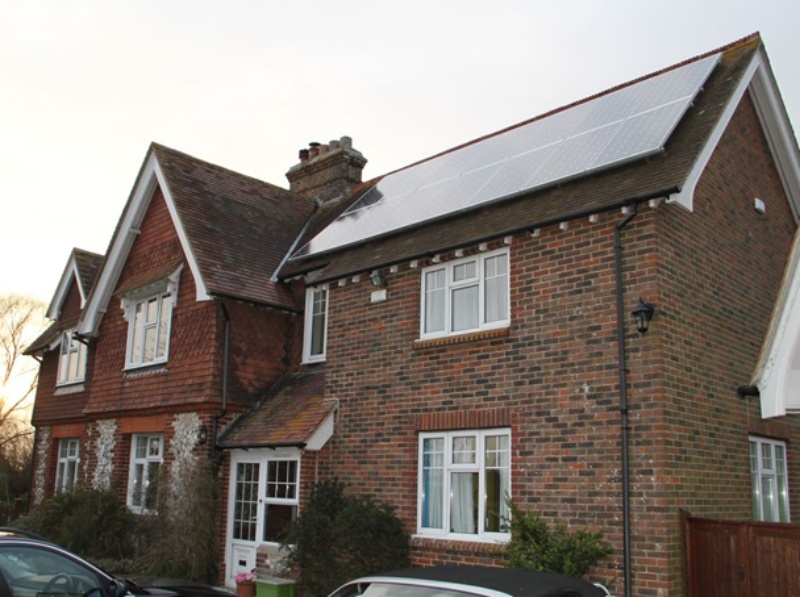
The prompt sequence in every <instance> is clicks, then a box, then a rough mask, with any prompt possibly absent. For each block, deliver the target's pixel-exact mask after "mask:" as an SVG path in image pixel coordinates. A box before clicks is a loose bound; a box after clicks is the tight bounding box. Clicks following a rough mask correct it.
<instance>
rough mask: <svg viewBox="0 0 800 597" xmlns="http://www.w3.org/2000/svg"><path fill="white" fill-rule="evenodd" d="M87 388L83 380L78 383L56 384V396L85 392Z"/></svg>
mask: <svg viewBox="0 0 800 597" xmlns="http://www.w3.org/2000/svg"><path fill="white" fill-rule="evenodd" d="M85 389H86V388H85V387H84V385H83V382H77V383H69V384H62V385H59V386H56V391H55V393H54V394H55V395H56V396H66V395H68V394H79V393H80V392H83V391H84V390H85Z"/></svg>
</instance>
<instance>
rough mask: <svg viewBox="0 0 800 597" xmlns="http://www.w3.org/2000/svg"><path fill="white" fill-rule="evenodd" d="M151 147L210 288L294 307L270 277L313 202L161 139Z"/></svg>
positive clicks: (260, 301)
mask: <svg viewBox="0 0 800 597" xmlns="http://www.w3.org/2000/svg"><path fill="white" fill-rule="evenodd" d="M152 151H153V152H154V153H155V156H156V158H157V159H158V164H159V166H160V168H161V171H162V172H163V174H164V177H165V179H166V181H167V185H168V187H169V192H170V194H171V196H172V199H173V201H174V203H175V207H176V209H177V212H178V217H179V219H180V221H181V224H182V225H183V228H184V230H185V232H186V235H187V237H188V240H189V243H190V244H191V247H192V251H193V253H194V256H195V258H196V260H197V265H198V267H199V269H200V272H201V275H202V277H203V281H204V282H205V284H206V289H207V291H208V293H209V294H216V295H221V296H227V297H233V298H239V299H243V300H247V301H253V302H259V303H265V304H271V305H275V306H279V307H285V308H291V309H295V310H297V309H298V305H296V304H295V299H294V297H293V296H292V294H291V293H290V292H289V290H288V289H287V288H286V287H284V286H282V285H279V284H276V283H275V282H274V281H272V280H271V277H272V275H273V273H274V272H275V270H276V269H277V268H278V266H279V265H280V263H281V261H282V260H283V259H284V257H285V255H286V253H287V252H288V251H289V249H290V247H291V246H292V242H293V241H294V239H295V238H296V237H297V236H298V234H299V233H300V231H301V230H302V228H303V225H304V224H305V223H306V221H307V220H308V218H309V216H310V215H311V213H312V211H313V203H312V202H311V201H310V200H308V199H306V198H304V197H300V196H299V195H296V194H294V193H291V192H289V191H287V190H285V189H282V188H280V187H277V186H274V185H271V184H269V183H266V182H262V181H260V180H257V179H255V178H251V177H248V176H245V175H243V174H239V173H237V172H233V171H231V170H227V169H225V168H222V167H220V166H216V165H214V164H210V163H208V162H204V161H202V160H199V159H197V158H194V157H192V156H189V155H186V154H184V153H181V152H179V151H175V150H174V149H169V148H167V147H164V146H163V145H158V144H153V146H152Z"/></svg>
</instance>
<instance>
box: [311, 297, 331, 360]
mask: <svg viewBox="0 0 800 597" xmlns="http://www.w3.org/2000/svg"><path fill="white" fill-rule="evenodd" d="M327 305H328V291H327V289H325V288H320V289H318V290H315V291H314V300H313V303H312V316H311V354H312V355H322V354H325V326H326V325H327V322H326V321H325V319H326V316H327Z"/></svg>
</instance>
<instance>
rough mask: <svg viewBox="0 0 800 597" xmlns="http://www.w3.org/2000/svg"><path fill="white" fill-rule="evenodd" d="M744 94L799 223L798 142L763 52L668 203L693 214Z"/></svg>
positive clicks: (750, 67)
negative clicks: (696, 195) (700, 189)
mask: <svg viewBox="0 0 800 597" xmlns="http://www.w3.org/2000/svg"><path fill="white" fill-rule="evenodd" d="M747 90H749V91H750V96H751V98H752V99H753V104H754V105H755V108H756V112H757V114H758V117H759V120H760V121H761V126H762V129H763V131H764V135H765V137H766V139H767V143H768V144H769V147H770V151H771V152H772V157H773V160H774V162H775V167H776V168H777V170H778V173H779V174H780V178H781V182H782V183H783V187H784V190H785V192H786V195H787V197H788V199H789V203H790V205H791V207H792V211H793V213H794V216H795V220H798V219H800V156H798V150H797V142H796V141H795V140H794V136H793V134H792V128H791V126H790V124H789V118H788V116H787V114H786V108H785V107H784V105H783V102H782V101H781V99H780V92H779V90H778V86H777V83H776V82H775V78H774V77H773V75H772V72H771V70H770V69H769V62H768V60H767V57H766V54H765V53H764V50H763V49H760V50H759V51H758V53H757V54H756V55H755V56H754V57H753V59H752V61H751V62H750V64H749V65H748V67H747V70H746V71H745V73H744V75H743V76H742V79H741V81H740V82H739V85H738V86H737V88H736V90H735V91H734V92H733V94H732V95H731V98H730V100H729V101H728V105H727V106H725V110H724V111H723V113H722V116H720V118H719V120H718V121H717V124H716V126H715V127H714V130H713V131H712V132H711V135H710V136H709V139H708V141H707V142H706V144H705V146H704V147H703V150H702V151H701V152H700V155H699V156H698V157H697V160H696V161H695V163H694V166H692V170H691V171H690V173H689V176H688V177H687V179H686V181H685V182H684V183H683V185H682V187H681V191H680V192H679V193H676V194H674V195H672V196H671V197H670V198H669V199H668V200H667V201H668V202H669V203H677V204H678V205H680V206H681V207H683V208H685V209H687V210H688V211H692V209H693V202H694V192H695V189H696V188H697V183H698V182H699V181H700V177H701V176H702V174H703V172H704V170H705V168H706V166H707V165H708V162H709V160H710V159H711V155H712V154H713V153H714V150H715V149H716V147H717V144H718V143H719V140H720V139H721V138H722V135H723V134H724V132H725V130H726V129H727V128H728V125H729V124H730V121H731V119H732V118H733V115H734V113H735V112H736V109H737V108H738V107H739V102H740V101H741V99H742V97H743V96H744V94H745V91H747Z"/></svg>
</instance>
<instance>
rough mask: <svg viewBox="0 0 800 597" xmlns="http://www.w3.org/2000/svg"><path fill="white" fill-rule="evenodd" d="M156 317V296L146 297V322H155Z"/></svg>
mask: <svg viewBox="0 0 800 597" xmlns="http://www.w3.org/2000/svg"><path fill="white" fill-rule="evenodd" d="M157 317H158V297H154V298H151V299H148V301H147V319H146V323H155V322H156V318H157Z"/></svg>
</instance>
